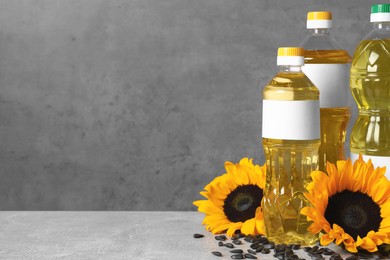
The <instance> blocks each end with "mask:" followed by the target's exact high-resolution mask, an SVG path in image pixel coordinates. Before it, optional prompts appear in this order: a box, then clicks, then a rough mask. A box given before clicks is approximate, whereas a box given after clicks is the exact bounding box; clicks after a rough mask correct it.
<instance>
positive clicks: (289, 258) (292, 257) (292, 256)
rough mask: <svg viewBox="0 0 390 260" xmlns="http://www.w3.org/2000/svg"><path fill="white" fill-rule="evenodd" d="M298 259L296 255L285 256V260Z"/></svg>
mask: <svg viewBox="0 0 390 260" xmlns="http://www.w3.org/2000/svg"><path fill="white" fill-rule="evenodd" d="M298 258H299V257H298V256H297V255H296V254H292V255H289V256H287V260H295V259H298Z"/></svg>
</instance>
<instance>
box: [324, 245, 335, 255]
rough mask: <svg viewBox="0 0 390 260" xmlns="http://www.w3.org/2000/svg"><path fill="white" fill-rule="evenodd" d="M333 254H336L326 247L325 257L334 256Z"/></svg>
mask: <svg viewBox="0 0 390 260" xmlns="http://www.w3.org/2000/svg"><path fill="white" fill-rule="evenodd" d="M332 254H334V251H333V250H332V249H330V248H327V247H325V251H324V253H323V255H332Z"/></svg>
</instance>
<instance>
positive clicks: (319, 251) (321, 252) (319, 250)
mask: <svg viewBox="0 0 390 260" xmlns="http://www.w3.org/2000/svg"><path fill="white" fill-rule="evenodd" d="M324 252H325V249H324V248H320V249H318V250H317V251H316V254H323V253H324Z"/></svg>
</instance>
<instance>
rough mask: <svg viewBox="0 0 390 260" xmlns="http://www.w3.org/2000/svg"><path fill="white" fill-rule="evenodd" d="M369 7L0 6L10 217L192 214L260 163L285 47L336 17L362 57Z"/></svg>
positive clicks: (0, 109)
mask: <svg viewBox="0 0 390 260" xmlns="http://www.w3.org/2000/svg"><path fill="white" fill-rule="evenodd" d="M373 3H378V2H377V1H367V0H348V1H347V0H344V1H339V0H323V1H303V0H289V1H285V0H111V1H104V0H36V1H32V0H23V1H22V0H20V1H19V0H18V1H12V0H0V6H1V8H0V165H1V166H0V209H2V210H194V209H195V207H194V206H192V203H191V202H192V201H193V200H195V199H199V198H200V196H199V195H198V192H199V191H200V190H201V189H202V188H203V187H204V186H205V185H206V184H207V183H208V182H209V181H211V180H212V179H213V178H214V177H215V176H217V175H220V174H222V173H223V172H224V168H223V164H224V162H225V161H233V162H237V161H238V160H239V159H240V158H242V157H246V156H248V157H253V158H255V160H254V162H255V163H258V164H262V163H263V162H264V155H263V152H262V147H261V142H260V139H261V89H262V87H263V86H264V85H265V84H266V83H267V82H268V81H269V79H270V78H271V77H272V76H273V75H274V73H275V72H276V64H275V63H276V50H277V47H279V46H286V45H298V44H299V43H300V42H301V40H302V39H303V38H304V37H305V35H306V32H305V18H306V13H307V11H312V10H319V9H327V10H330V11H332V12H333V16H334V19H335V22H334V24H335V29H334V37H335V38H336V40H337V41H338V42H339V43H340V44H341V45H342V46H344V47H345V48H346V49H347V50H349V51H350V52H351V53H352V52H353V50H354V47H355V46H356V44H357V43H358V41H359V40H360V39H361V38H362V37H363V36H364V35H365V34H366V33H367V32H368V31H369V30H370V28H371V25H370V23H369V13H370V6H371V4H373Z"/></svg>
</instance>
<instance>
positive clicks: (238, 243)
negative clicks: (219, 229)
mask: <svg viewBox="0 0 390 260" xmlns="http://www.w3.org/2000/svg"><path fill="white" fill-rule="evenodd" d="M232 243H233V244H235V245H242V242H241V240H238V239H236V240H232Z"/></svg>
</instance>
